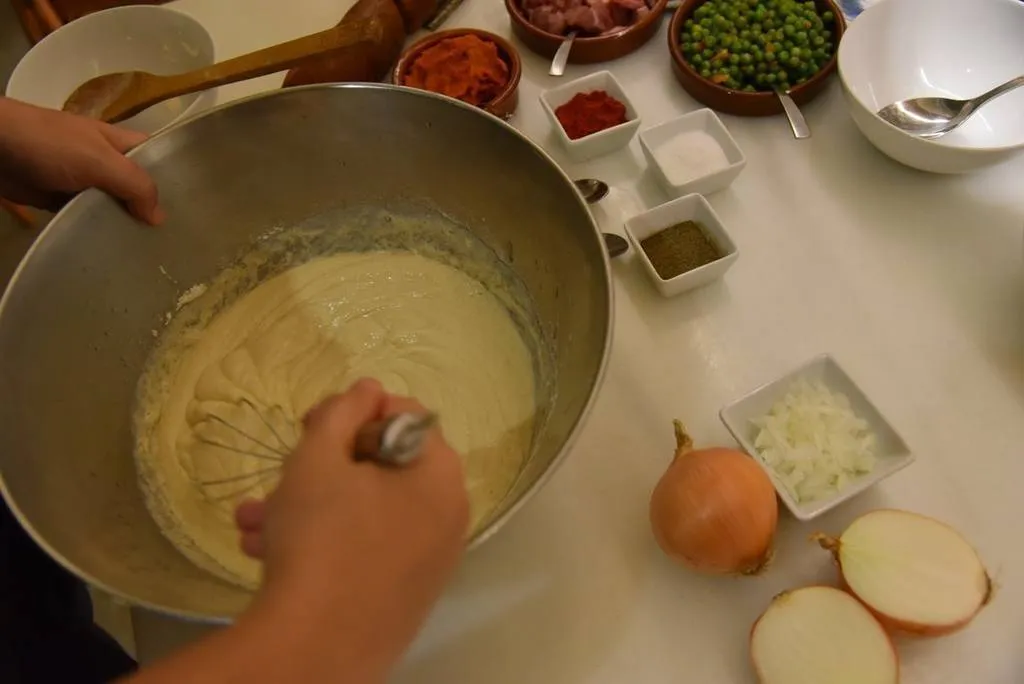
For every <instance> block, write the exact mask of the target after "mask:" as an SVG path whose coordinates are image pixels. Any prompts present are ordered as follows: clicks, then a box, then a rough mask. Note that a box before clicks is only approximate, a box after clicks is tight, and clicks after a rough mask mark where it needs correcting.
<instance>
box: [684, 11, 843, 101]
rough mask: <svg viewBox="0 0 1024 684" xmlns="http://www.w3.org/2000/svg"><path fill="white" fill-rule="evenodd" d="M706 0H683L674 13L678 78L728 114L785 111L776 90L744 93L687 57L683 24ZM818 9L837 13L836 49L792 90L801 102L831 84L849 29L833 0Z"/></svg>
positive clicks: (695, 94)
mask: <svg viewBox="0 0 1024 684" xmlns="http://www.w3.org/2000/svg"><path fill="white" fill-rule="evenodd" d="M704 2H705V0H683V2H682V4H681V5H680V6H679V9H677V10H676V13H675V14H674V15H673V16H672V21H671V22H670V23H669V26H668V49H669V52H670V53H671V55H672V71H673V72H674V73H675V75H676V80H677V81H679V83H680V84H681V85H682V86H683V88H684V89H685V90H686V92H688V93H689V94H690V95H692V96H693V98H694V99H695V100H697V101H698V102H701V103H703V104H705V105H707V106H708V107H710V108H711V109H715V110H717V111H719V112H724V113H726V114H735V115H737V116H771V115H773V114H782V111H783V110H782V103H781V102H779V98H778V97H776V96H775V93H744V92H741V91H738V90H732V89H731V88H726V87H725V86H721V85H718V84H717V83H712V82H711V81H709V80H707V79H705V78H703V77H702V76H701V75H700V74H699V73H697V71H696V70H695V69H694V68H693V66H691V65H690V63H689V62H687V61H686V60H685V59H684V58H683V50H682V48H681V47H680V46H679V36H680V35H682V32H683V24H684V23H685V22H686V20H687V19H689V18H691V17H692V16H693V13H694V11H695V10H696V9H697V8H698V7H700V6H701V5H703V4H704ZM814 4H815V5H817V7H818V12H832V14H833V15H835V18H836V21H835V27H834V29H833V31H832V41H833V44H834V45H835V46H836V48H837V49H836V50H835V51H833V53H832V58H831V59H830V60H829V61H828V62H827V63H826V64H825V66H823V67H822V68H821V70H820V71H818V73H816V74H815V75H814V76H812V77H811V78H809V79H808V80H807V81H806V82H805V83H802V84H800V85H798V86H796V87H794V88H791V89H790V91H789V94H790V96H791V97H792V98H793V100H794V101H795V102H796V103H797V104H804V103H805V102H810V101H811V100H812V99H814V97H815V96H817V95H818V93H820V92H821V91H822V90H824V88H825V86H826V85H828V80H829V78H831V77H832V75H833V74H834V73H835V71H836V55H837V54H838V52H839V51H838V46H839V40H840V39H841V38H842V36H843V32H844V31H845V30H846V20H845V18H844V17H843V13H842V11H841V10H840V9H839V7H838V6H837V5H836V3H835V2H833V0H814Z"/></svg>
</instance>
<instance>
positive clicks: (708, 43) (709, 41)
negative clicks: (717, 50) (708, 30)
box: [704, 34, 718, 48]
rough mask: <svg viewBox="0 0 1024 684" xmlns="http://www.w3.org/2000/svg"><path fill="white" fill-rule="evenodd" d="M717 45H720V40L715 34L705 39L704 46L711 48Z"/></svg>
mask: <svg viewBox="0 0 1024 684" xmlns="http://www.w3.org/2000/svg"><path fill="white" fill-rule="evenodd" d="M717 43H718V38H716V37H715V35H714V34H710V35H708V36H707V37H706V38H704V45H705V46H707V47H709V48H713V47H715V45H716V44H717Z"/></svg>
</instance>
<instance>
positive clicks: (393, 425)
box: [190, 398, 437, 500]
mask: <svg viewBox="0 0 1024 684" xmlns="http://www.w3.org/2000/svg"><path fill="white" fill-rule="evenodd" d="M208 405H209V406H211V407H214V408H215V409H216V412H215V411H214V410H213V409H212V408H211V409H210V410H201V411H200V412H199V416H198V418H197V419H195V420H192V421H190V422H191V424H192V435H193V437H194V439H195V442H196V443H197V446H198V447H199V448H194V449H192V467H193V470H194V471H196V472H199V473H204V474H201V475H199V476H198V477H196V478H195V481H196V484H197V485H198V486H199V487H200V488H201V489H202V490H203V491H204V493H205V494H206V495H207V496H209V497H210V498H212V499H214V500H226V499H234V498H237V497H239V496H242V495H245V494H248V493H250V492H252V490H254V489H256V488H258V487H261V486H262V485H264V484H267V483H268V481H270V480H271V479H272V478H273V479H276V477H277V475H278V473H279V471H280V469H281V465H282V463H283V462H284V459H285V458H286V457H287V456H288V455H289V454H290V453H291V452H292V450H293V449H294V448H295V446H296V445H297V444H298V437H299V430H300V428H299V426H298V424H297V421H296V420H295V419H293V418H291V417H289V416H288V415H287V413H286V412H285V411H284V410H283V409H282V408H281V407H279V406H271V407H265V406H259V405H258V404H257V403H256V402H254V401H252V400H250V399H248V398H241V399H239V400H237V401H236V402H234V403H225V402H209V404H208ZM436 421H437V417H436V415H434V414H433V413H422V414H417V413H399V414H396V415H393V416H389V417H388V418H385V419H382V420H379V421H373V422H370V423H367V424H366V425H364V426H363V427H362V428H361V429H360V430H359V433H358V434H357V436H356V443H355V449H354V455H355V458H356V460H361V461H374V462H376V463H379V464H381V465H384V466H389V467H401V466H404V465H407V464H409V463H411V462H412V461H414V460H415V459H416V458H417V457H418V456H419V453H420V449H421V447H422V444H423V439H424V437H425V436H426V433H427V431H428V430H429V429H430V428H431V427H433V425H434V424H435V423H436ZM207 460H210V462H205V461H207ZM197 461H198V462H197ZM217 466H220V470H221V472H222V473H223V476H221V477H216V478H211V477H208V476H206V475H205V473H207V472H208V471H209V470H211V469H213V468H215V467H217Z"/></svg>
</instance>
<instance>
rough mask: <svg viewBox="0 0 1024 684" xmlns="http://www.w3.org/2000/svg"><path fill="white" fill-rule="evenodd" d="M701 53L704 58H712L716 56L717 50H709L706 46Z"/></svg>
mask: <svg viewBox="0 0 1024 684" xmlns="http://www.w3.org/2000/svg"><path fill="white" fill-rule="evenodd" d="M700 54H701V56H702V57H703V58H704V59H711V58H712V57H714V56H715V51H714V50H709V49H708V48H704V50H703V51H702V52H701V53H700Z"/></svg>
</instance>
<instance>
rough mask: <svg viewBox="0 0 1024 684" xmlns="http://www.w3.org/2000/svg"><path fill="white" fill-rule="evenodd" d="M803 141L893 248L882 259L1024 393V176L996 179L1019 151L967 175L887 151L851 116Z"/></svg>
mask: <svg viewBox="0 0 1024 684" xmlns="http://www.w3.org/2000/svg"><path fill="white" fill-rule="evenodd" d="M809 143H810V145H812V146H813V147H812V148H811V150H810V151H809V152H810V154H809V159H810V162H811V166H812V167H813V169H814V171H815V173H816V174H817V177H818V180H819V181H820V183H821V184H822V185H823V186H825V188H826V189H827V191H828V195H829V196H830V197H831V198H832V201H833V202H835V203H837V204H839V205H845V206H846V207H849V212H850V213H851V214H855V215H857V216H859V217H863V225H862V226H861V230H862V231H864V233H865V234H866V235H870V236H871V238H872V239H875V240H878V241H881V242H882V243H883V244H884V245H885V248H886V250H888V251H890V252H891V254H892V258H891V259H890V260H889V263H887V264H885V265H881V267H882V268H886V269H888V270H890V271H896V273H895V275H896V276H897V278H896V279H897V280H898V281H901V282H903V283H905V285H906V287H908V288H926V289H927V290H929V291H930V292H931V293H932V294H931V296H930V299H932V300H934V301H935V302H936V303H937V306H940V307H942V308H944V309H945V310H946V311H947V312H948V313H949V314H950V315H951V316H952V317H954V319H956V320H957V321H959V322H961V323H962V324H963V325H962V328H963V329H964V330H966V331H969V332H968V334H970V335H974V336H975V339H974V340H973V342H974V344H976V345H977V346H978V348H979V349H980V350H981V351H982V352H983V353H984V355H985V357H986V359H987V361H988V363H989V364H990V365H991V366H993V368H994V370H995V371H996V373H997V374H998V375H999V376H1000V377H1002V378H1003V379H1004V380H1005V381H1006V382H1007V383H1009V384H1010V386H1011V387H1012V389H1013V391H1014V392H1015V393H1016V394H1017V395H1018V396H1020V397H1021V398H1022V399H1024V263H1022V253H1024V251H1022V250H1024V245H1022V242H1021V233H1022V231H1021V228H1022V226H1024V183H1021V184H1020V190H1019V192H1018V191H1017V190H1016V189H1011V190H1010V192H1007V191H1006V190H1007V188H1005V187H1004V188H1002V192H1001V193H1000V188H999V183H1000V182H1003V179H1005V178H1006V174H1007V171H1008V170H1009V169H1013V170H1014V173H1013V176H1014V177H1015V178H1019V177H1020V175H1021V174H1020V172H1021V170H1022V169H1024V159H1021V158H1017V159H1015V160H1011V161H1009V162H1006V163H1005V164H1004V165H1003V166H1002V167H999V168H992V169H987V170H983V171H979V172H977V173H975V174H973V175H971V176H969V177H966V178H965V177H963V176H943V175H936V174H929V173H924V172H920V171H916V170H914V169H910V168H907V167H904V166H902V165H900V164H898V163H896V162H895V161H892V160H890V159H889V158H888V157H886V156H884V155H883V154H882V153H881V152H879V151H878V150H876V149H875V148H874V147H873V146H871V145H870V144H869V143H868V142H867V140H866V139H864V138H863V137H862V136H861V135H860V132H859V131H858V130H857V129H856V127H855V125H854V124H853V122H852V120H850V119H849V118H847V119H846V121H845V125H842V124H840V123H839V122H837V125H833V126H831V127H830V128H829V129H828V130H826V131H824V134H823V135H821V136H819V137H816V138H812V139H811V140H810V141H809ZM850 178H857V179H858V182H857V183H856V184H851V183H850V182H849V179H850ZM1000 194H1001V196H1000ZM1010 196H1012V197H1013V200H1010V201H1009V202H1008V199H1007V198H1008V197H1010ZM890 199H892V200H898V201H889V200H890ZM1014 200H1015V201H1014ZM980 270H984V272H985V277H982V278H979V277H978V273H979V271H980ZM900 294H901V293H898V292H894V293H893V295H894V296H900ZM912 314H913V312H908V315H912Z"/></svg>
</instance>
